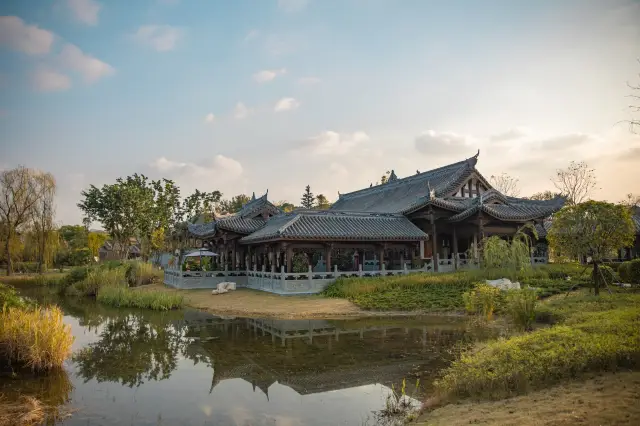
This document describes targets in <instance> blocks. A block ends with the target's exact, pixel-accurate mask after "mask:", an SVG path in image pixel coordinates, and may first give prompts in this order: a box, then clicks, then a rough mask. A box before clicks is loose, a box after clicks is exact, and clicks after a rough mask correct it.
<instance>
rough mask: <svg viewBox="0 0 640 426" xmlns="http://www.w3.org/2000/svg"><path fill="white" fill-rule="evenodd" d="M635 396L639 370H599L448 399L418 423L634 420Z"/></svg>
mask: <svg viewBox="0 0 640 426" xmlns="http://www.w3.org/2000/svg"><path fill="white" fill-rule="evenodd" d="M638 401H640V372H624V373H618V374H603V375H595V376H593V377H591V378H588V379H586V380H584V379H583V380H576V381H572V382H569V383H566V384H563V385H560V386H555V387H553V388H549V389H544V390H541V391H538V392H532V393H530V394H528V395H523V396H518V397H515V398H509V399H505V400H501V401H490V402H465V403H462V404H449V405H447V406H445V407H442V408H438V409H437V410H434V411H432V412H430V413H425V414H423V415H422V416H421V417H420V419H419V421H418V425H419V426H427V425H429V426H440V425H442V426H444V425H446V426H456V425H460V426H461V425H469V424H477V425H514V426H516V425H517V426H534V425H535V426H539V425H556V426H560V425H563V426H564V425H566V426H569V425H594V426H596V425H638V424H640V405H639V404H638Z"/></svg>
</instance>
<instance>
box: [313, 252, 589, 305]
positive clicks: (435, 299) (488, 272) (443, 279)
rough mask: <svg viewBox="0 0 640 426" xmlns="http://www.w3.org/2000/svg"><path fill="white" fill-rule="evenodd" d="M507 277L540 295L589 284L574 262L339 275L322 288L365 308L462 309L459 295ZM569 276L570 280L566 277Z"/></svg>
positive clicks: (549, 294)
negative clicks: (513, 267)
mask: <svg viewBox="0 0 640 426" xmlns="http://www.w3.org/2000/svg"><path fill="white" fill-rule="evenodd" d="M503 277H508V278H510V279H512V280H518V281H520V283H521V284H523V285H525V286H527V285H528V286H532V287H536V288H538V289H539V294H540V296H541V297H548V296H551V295H554V294H559V293H562V292H566V291H567V290H569V289H570V288H572V287H574V286H578V287H580V286H584V285H587V284H588V279H589V270H586V271H585V270H584V267H583V266H581V265H577V264H562V265H544V266H539V267H535V268H527V269H524V270H522V271H518V272H517V273H516V272H514V271H512V270H505V269H482V270H469V271H457V272H451V273H442V274H431V273H414V274H408V275H399V276H390V277H362V278H360V277H353V278H339V279H338V280H336V282H335V283H333V284H331V285H329V287H327V289H326V290H325V291H324V293H323V295H324V296H325V297H338V298H344V299H348V300H350V301H351V302H353V303H355V304H356V305H357V306H359V307H360V308H363V309H368V310H400V311H412V310H421V311H433V312H442V311H462V310H464V306H465V304H464V300H463V298H462V294H463V293H464V292H466V291H469V290H472V289H473V288H474V287H475V286H476V284H477V283H479V282H483V281H484V280H487V279H497V278H503ZM567 277H570V280H569V281H568V280H567Z"/></svg>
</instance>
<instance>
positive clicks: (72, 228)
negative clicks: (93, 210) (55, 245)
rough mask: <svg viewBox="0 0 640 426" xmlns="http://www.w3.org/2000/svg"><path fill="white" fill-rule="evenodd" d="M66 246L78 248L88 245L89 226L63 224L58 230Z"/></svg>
mask: <svg viewBox="0 0 640 426" xmlns="http://www.w3.org/2000/svg"><path fill="white" fill-rule="evenodd" d="M58 232H59V233H60V237H61V238H62V240H63V241H64V243H65V245H66V247H67V248H68V249H70V250H77V249H81V248H85V247H87V246H88V235H89V233H88V232H87V228H85V227H84V226H82V225H63V226H61V227H60V229H59V230H58Z"/></svg>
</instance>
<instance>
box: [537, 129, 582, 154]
mask: <svg viewBox="0 0 640 426" xmlns="http://www.w3.org/2000/svg"><path fill="white" fill-rule="evenodd" d="M591 138H592V137H591V135H587V134H585V133H569V134H566V135H560V136H555V137H552V138H548V139H545V140H543V141H541V142H540V144H539V146H540V148H541V149H543V150H546V151H560V150H563V149H570V148H574V147H577V146H579V145H584V144H585V143H587V142H589V140H590V139H591Z"/></svg>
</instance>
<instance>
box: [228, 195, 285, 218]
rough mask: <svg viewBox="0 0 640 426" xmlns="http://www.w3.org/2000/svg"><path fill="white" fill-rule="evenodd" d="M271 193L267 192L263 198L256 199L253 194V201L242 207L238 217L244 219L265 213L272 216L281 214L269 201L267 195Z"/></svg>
mask: <svg viewBox="0 0 640 426" xmlns="http://www.w3.org/2000/svg"><path fill="white" fill-rule="evenodd" d="M268 194H269V191H267V192H266V193H265V194H264V195H263V196H262V197H259V198H256V195H255V194H253V196H252V197H251V200H250V201H249V202H248V203H247V204H245V205H244V206H242V209H240V211H239V212H238V213H236V215H237V216H240V217H242V218H247V217H254V216H256V215H258V214H261V213H262V212H263V211H266V212H267V213H270V214H272V215H276V214H281V213H282V210H280V209H279V208H278V207H276V206H275V205H273V204H271V202H269V200H268V199H267V195H268Z"/></svg>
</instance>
